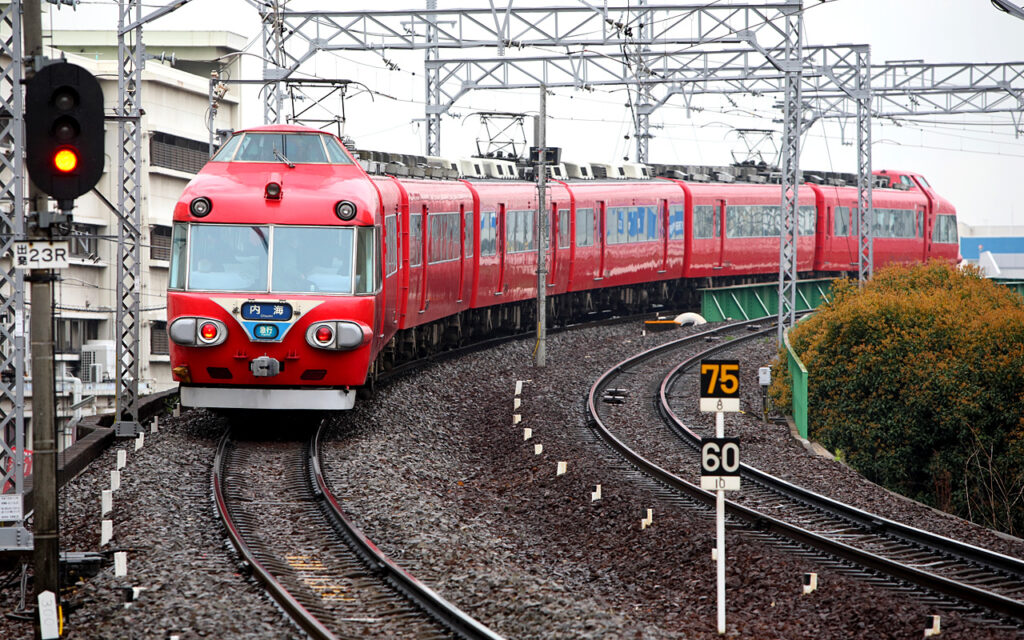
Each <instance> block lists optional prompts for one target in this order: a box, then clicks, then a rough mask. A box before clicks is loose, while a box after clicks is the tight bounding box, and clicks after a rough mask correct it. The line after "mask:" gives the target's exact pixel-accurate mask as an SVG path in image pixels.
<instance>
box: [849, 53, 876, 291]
mask: <svg viewBox="0 0 1024 640" xmlns="http://www.w3.org/2000/svg"><path fill="white" fill-rule="evenodd" d="M857 64H858V73H857V87H856V93H855V94H854V95H853V98H854V99H856V100H857V203H858V206H857V278H858V280H859V281H860V282H861V283H862V284H863V283H864V282H867V281H868V279H870V278H871V274H872V272H873V270H874V266H873V265H874V264H875V244H874V240H873V237H874V228H873V227H874V224H873V221H874V219H875V211H874V207H873V205H872V194H871V186H872V182H873V178H872V175H871V52H870V51H869V50H868V49H867V47H865V48H864V51H863V52H860V53H859V54H858V55H857Z"/></svg>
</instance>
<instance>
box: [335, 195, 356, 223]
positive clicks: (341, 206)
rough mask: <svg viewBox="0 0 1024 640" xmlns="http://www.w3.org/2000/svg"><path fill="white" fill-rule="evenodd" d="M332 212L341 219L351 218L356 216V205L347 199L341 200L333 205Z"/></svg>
mask: <svg viewBox="0 0 1024 640" xmlns="http://www.w3.org/2000/svg"><path fill="white" fill-rule="evenodd" d="M334 213H335V215H337V216H338V217H339V218H341V219H342V220H351V219H352V218H354V217H356V205H354V204H352V203H351V202H349V201H348V200H341V201H340V202H338V204H336V205H334Z"/></svg>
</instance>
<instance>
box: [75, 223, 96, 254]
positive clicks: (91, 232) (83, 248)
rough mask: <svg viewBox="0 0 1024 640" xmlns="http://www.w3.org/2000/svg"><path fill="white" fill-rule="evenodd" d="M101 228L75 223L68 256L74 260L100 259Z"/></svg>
mask: <svg viewBox="0 0 1024 640" xmlns="http://www.w3.org/2000/svg"><path fill="white" fill-rule="evenodd" d="M99 231H100V227H97V226H96V225H92V224H81V223H79V222H76V223H74V224H73V225H72V226H71V235H70V236H68V241H69V242H68V254H69V255H70V256H71V257H72V258H83V259H88V260H92V259H94V258H95V259H97V260H98V259H99V253H98V252H99Z"/></svg>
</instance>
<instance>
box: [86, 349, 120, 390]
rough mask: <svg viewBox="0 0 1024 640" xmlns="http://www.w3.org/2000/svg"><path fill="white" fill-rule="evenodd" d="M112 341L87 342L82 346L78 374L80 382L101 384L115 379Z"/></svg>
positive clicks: (114, 356) (114, 354) (114, 355)
mask: <svg viewBox="0 0 1024 640" xmlns="http://www.w3.org/2000/svg"><path fill="white" fill-rule="evenodd" d="M115 359H116V353H115V349H114V341H113V340H89V341H88V342H86V343H85V344H84V345H82V354H81V356H80V360H79V363H80V365H81V366H80V367H79V373H80V374H81V377H82V382H103V381H105V380H113V379H114V377H115V369H114V360H115Z"/></svg>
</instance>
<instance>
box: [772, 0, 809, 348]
mask: <svg viewBox="0 0 1024 640" xmlns="http://www.w3.org/2000/svg"><path fill="white" fill-rule="evenodd" d="M788 4H789V5H790V13H789V14H788V15H787V16H786V19H785V20H786V42H785V45H784V47H783V58H782V59H781V60H778V61H777V63H778V66H779V70H780V71H782V72H783V73H784V74H785V87H786V93H785V96H784V97H783V107H782V111H783V129H782V167H781V168H782V236H781V238H780V241H779V313H778V323H779V332H778V333H779V344H782V334H783V333H784V332H785V331H786V329H788V328H789V327H792V326H793V325H794V324H795V323H796V283H797V272H796V262H797V260H796V245H797V242H796V239H797V229H798V226H799V225H798V223H797V222H798V219H799V218H798V214H799V193H798V190H799V189H800V184H801V183H802V182H803V180H801V179H800V133H801V126H802V122H803V103H802V101H801V99H800V95H801V91H800V89H801V87H800V83H801V77H800V76H801V73H802V69H803V50H802V48H801V29H802V27H803V11H802V6H801V5H802V0H789V3H788Z"/></svg>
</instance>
